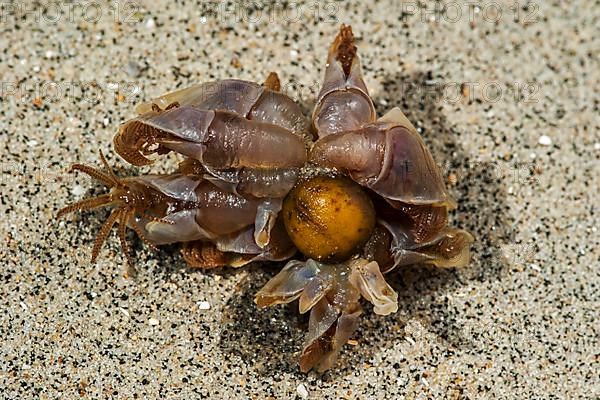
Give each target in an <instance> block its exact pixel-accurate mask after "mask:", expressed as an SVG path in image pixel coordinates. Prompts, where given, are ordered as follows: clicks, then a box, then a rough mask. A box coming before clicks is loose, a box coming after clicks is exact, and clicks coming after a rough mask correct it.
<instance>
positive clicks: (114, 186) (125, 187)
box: [57, 151, 159, 275]
mask: <svg viewBox="0 0 600 400" xmlns="http://www.w3.org/2000/svg"><path fill="white" fill-rule="evenodd" d="M100 159H101V161H102V164H103V165H104V167H105V171H101V170H98V169H96V168H93V167H90V166H87V165H83V164H74V165H73V166H72V167H71V169H70V171H81V172H83V173H85V174H87V175H89V176H91V177H92V178H95V179H97V180H99V181H100V182H102V183H103V184H104V185H106V186H108V187H109V188H110V189H111V191H110V192H109V193H105V194H101V195H99V196H97V197H93V198H90V199H84V200H81V201H78V202H76V203H73V204H70V205H68V206H66V207H64V208H62V209H61V210H60V211H58V213H57V218H61V217H63V216H64V215H66V214H69V213H72V212H75V211H86V210H92V209H95V208H99V207H103V206H109V205H116V208H115V209H113V210H112V212H111V213H110V215H109V217H108V219H107V220H106V221H105V222H104V224H103V225H102V227H101V228H100V230H99V232H98V234H97V236H96V239H95V240H94V246H93V248H92V257H91V261H92V263H94V262H96V259H97V258H98V255H99V254H100V250H101V249H102V245H103V244H104V242H105V241H106V239H107V238H108V235H109V234H110V231H111V230H112V228H113V226H114V225H115V224H118V226H119V227H118V231H117V232H118V236H119V241H120V243H121V248H122V250H123V252H124V253H125V257H126V258H127V265H128V271H127V274H128V275H133V274H135V267H134V262H133V258H132V256H131V254H130V248H129V245H128V243H127V237H126V228H127V225H128V224H129V222H130V221H131V220H132V219H133V218H135V216H136V214H138V213H140V211H141V210H143V206H144V195H143V193H142V192H139V191H136V189H135V188H134V187H133V186H132V185H130V184H128V182H126V181H125V180H123V179H120V178H118V177H117V176H116V174H115V173H114V171H113V170H112V168H111V167H110V166H109V165H108V162H107V161H106V159H105V158H104V155H103V154H102V152H101V151H100ZM138 190H139V188H138ZM151 218H156V219H159V218H157V217H155V216H151ZM132 227H133V229H134V230H135V231H136V232H137V233H138V235H139V236H140V237H141V238H142V240H144V241H145V242H146V243H149V244H151V243H150V242H149V241H148V240H147V239H145V237H144V235H143V233H142V232H141V231H140V230H139V228H138V227H137V226H136V225H135V224H132ZM152 247H154V246H152Z"/></svg>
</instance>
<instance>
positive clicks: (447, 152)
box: [220, 72, 510, 379]
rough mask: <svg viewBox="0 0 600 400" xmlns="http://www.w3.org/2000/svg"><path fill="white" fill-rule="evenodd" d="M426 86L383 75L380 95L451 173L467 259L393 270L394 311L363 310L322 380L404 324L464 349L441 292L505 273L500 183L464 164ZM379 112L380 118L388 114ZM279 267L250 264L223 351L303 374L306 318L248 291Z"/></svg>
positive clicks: (364, 359) (487, 170) (263, 367)
mask: <svg viewBox="0 0 600 400" xmlns="http://www.w3.org/2000/svg"><path fill="white" fill-rule="evenodd" d="M430 81H431V76H430V74H428V73H423V72H418V73H414V74H411V75H401V74H400V75H394V76H388V77H386V78H385V79H384V82H383V87H384V90H382V92H383V93H385V94H386V96H387V98H385V100H386V101H387V104H391V105H393V104H397V105H398V106H399V107H400V108H401V109H402V110H403V111H404V112H405V114H406V115H407V117H408V118H409V120H411V121H412V122H413V123H414V124H415V126H416V127H417V129H418V130H419V131H420V133H421V134H422V136H423V138H424V140H425V141H426V143H427V145H428V146H429V148H430V150H431V152H432V153H433V155H434V159H435V160H436V161H437V162H438V163H439V164H440V165H443V166H444V168H443V173H444V175H446V176H447V175H448V174H449V173H450V172H452V173H453V174H454V175H456V176H457V177H458V179H457V182H456V184H455V185H454V186H451V187H450V191H451V193H452V194H453V195H454V196H455V198H456V199H457V200H458V203H459V207H458V209H457V210H456V211H455V212H454V213H453V215H452V223H453V224H454V225H456V226H458V227H461V228H464V229H466V230H468V231H470V232H471V233H472V234H473V235H474V236H475V239H476V242H475V243H474V244H473V246H472V261H471V263H470V265H469V267H468V268H466V269H463V270H442V269H436V268H431V267H425V266H411V267H407V268H403V269H401V270H397V271H395V272H393V273H392V274H391V275H390V276H389V277H388V278H387V279H388V281H389V282H390V284H391V285H392V286H393V287H394V288H395V289H396V291H397V292H398V294H399V297H398V302H399V310H400V311H399V312H398V313H397V314H396V315H391V316H388V317H381V316H377V315H375V314H374V313H373V312H372V310H371V307H370V306H366V307H365V312H364V314H363V316H362V319H361V322H360V325H359V327H358V330H357V332H356V333H355V335H354V336H355V338H356V339H357V340H358V342H359V345H358V346H355V347H351V346H346V347H345V348H344V349H343V350H342V353H341V354H340V359H339V360H338V363H337V366H336V368H335V369H332V371H330V372H327V373H326V374H325V375H324V376H323V377H322V379H328V378H329V379H334V378H335V377H337V376H344V375H347V374H348V373H351V372H352V370H353V369H354V368H357V367H359V366H361V365H363V364H364V363H368V362H369V360H370V359H371V358H372V357H373V355H375V354H376V353H377V352H378V351H379V349H380V348H385V347H390V346H392V344H393V343H394V342H395V341H399V340H401V339H403V338H404V326H405V324H406V321H408V320H410V319H417V320H419V321H420V322H421V323H422V325H423V326H424V327H425V328H426V329H427V330H430V331H431V332H433V333H435V335H437V336H438V337H439V339H440V341H441V342H442V343H444V345H445V346H446V347H447V348H450V347H463V346H469V344H470V343H471V338H469V337H467V335H464V334H463V332H462V329H461V327H460V326H457V323H456V315H455V311H454V310H453V309H452V308H451V307H449V305H448V298H447V296H446V294H447V293H451V292H454V291H456V290H458V289H460V288H461V287H464V286H465V285H466V282H468V281H487V280H496V279H501V277H502V275H503V274H504V273H505V272H506V270H507V265H506V263H505V262H504V261H503V260H504V259H503V258H502V257H501V254H500V245H501V244H502V243H503V242H505V241H506V240H507V239H508V238H509V235H510V234H509V227H508V225H507V224H508V223H507V219H508V213H507V205H506V201H505V199H506V190H505V187H504V184H503V183H502V180H501V177H499V176H496V175H495V174H494V172H493V171H494V170H495V166H494V165H489V164H487V163H475V162H473V161H472V160H471V159H469V155H468V154H466V153H465V152H464V150H463V149H462V147H461V132H458V131H457V130H456V129H455V128H453V127H452V126H449V124H448V123H447V121H446V118H445V117H444V115H443V112H442V101H444V99H443V93H442V89H443V88H442V87H441V86H438V87H436V86H432V85H430V84H429V82H430ZM387 108H391V106H389V107H387ZM377 111H378V115H382V114H383V113H385V112H386V111H387V109H379V110H377ZM282 265H283V264H281V265H273V264H271V265H269V266H255V267H252V268H251V270H250V271H249V273H248V276H247V278H246V279H245V281H244V282H242V284H241V285H240V287H239V292H237V293H235V294H234V295H233V296H232V297H231V299H230V300H229V301H228V303H227V305H226V306H225V309H224V310H223V312H224V320H223V326H222V335H221V341H220V346H221V348H222V349H223V350H224V351H225V352H231V353H233V354H237V355H238V356H240V357H241V358H242V359H243V360H244V361H245V362H247V363H248V365H250V366H251V368H253V369H255V371H256V372H257V373H258V374H259V375H262V374H264V375H271V374H272V373H274V372H288V373H297V374H301V373H300V372H299V369H298V366H297V361H298V355H299V352H300V350H301V348H302V343H303V340H304V334H305V332H306V328H307V316H305V315H299V314H298V311H297V304H296V302H294V303H292V304H291V305H289V306H280V307H273V308H270V309H266V310H260V309H258V308H257V307H256V306H255V305H254V302H253V298H254V294H255V293H256V292H257V291H258V290H259V289H260V288H261V287H262V286H263V285H264V283H266V281H267V280H268V278H270V277H271V276H273V275H274V274H275V273H276V271H277V270H278V269H279V268H281V266H282Z"/></svg>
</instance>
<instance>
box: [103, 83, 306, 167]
mask: <svg viewBox="0 0 600 400" xmlns="http://www.w3.org/2000/svg"><path fill="white" fill-rule="evenodd" d="M269 79H270V80H269ZM273 79H274V78H268V79H267V82H266V83H267V84H268V85H269V86H270V87H271V88H275V89H276V88H277V87H276V85H274V83H273V82H272V81H273ZM271 88H269V87H265V86H264V85H258V84H256V83H252V82H247V81H242V80H236V79H227V80H223V81H219V82H209V83H203V84H198V85H194V86H192V87H189V88H185V89H181V90H178V91H175V92H172V93H167V94H165V95H163V96H161V97H159V98H157V99H154V100H152V101H150V102H147V103H143V104H141V105H139V106H138V107H137V111H138V113H139V114H140V115H139V116H138V117H135V118H133V119H131V120H129V121H127V122H125V124H123V126H122V127H121V128H120V130H119V132H118V133H117V135H116V136H115V138H114V144H115V150H116V151H117V153H119V154H120V155H121V156H122V157H123V158H124V159H125V160H127V161H128V162H130V163H132V164H134V165H147V164H151V163H152V162H153V161H152V160H150V159H149V158H148V157H147V156H149V155H151V154H153V153H157V154H164V153H166V152H168V151H176V152H179V153H181V154H184V155H187V156H189V157H191V158H195V159H197V160H200V161H203V162H205V163H207V164H209V165H212V166H213V167H217V168H228V167H242V166H257V165H258V166H261V167H267V168H268V167H275V166H279V167H290V166H302V165H303V163H304V161H305V157H306V156H305V141H307V140H309V139H311V138H312V135H311V134H310V133H309V128H308V122H307V120H306V117H305V116H304V115H303V114H302V110H301V109H300V107H299V106H298V105H297V104H296V103H295V102H294V101H293V100H292V99H291V98H289V97H288V96H286V95H285V94H283V93H280V92H278V91H276V90H272V89H271ZM242 139H243V140H242ZM282 148H286V149H287V150H288V151H287V152H282V151H281V149H282ZM274 149H277V151H273V150H274ZM248 153H251V154H253V155H255V157H254V158H252V157H250V154H248ZM283 153H287V156H288V157H287V159H286V160H282V159H280V158H277V155H281V154H283Z"/></svg>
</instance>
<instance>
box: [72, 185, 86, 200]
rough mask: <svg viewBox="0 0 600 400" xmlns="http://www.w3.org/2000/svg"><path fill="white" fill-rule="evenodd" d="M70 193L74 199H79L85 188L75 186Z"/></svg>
mask: <svg viewBox="0 0 600 400" xmlns="http://www.w3.org/2000/svg"><path fill="white" fill-rule="evenodd" d="M71 193H72V194H73V196H75V197H81V196H83V195H84V193H85V188H84V187H83V186H81V185H75V186H73V190H71Z"/></svg>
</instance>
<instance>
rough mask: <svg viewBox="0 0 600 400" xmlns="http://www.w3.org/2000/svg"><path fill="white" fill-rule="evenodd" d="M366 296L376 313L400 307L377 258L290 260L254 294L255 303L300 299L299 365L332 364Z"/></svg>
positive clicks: (263, 304)
mask: <svg viewBox="0 0 600 400" xmlns="http://www.w3.org/2000/svg"><path fill="white" fill-rule="evenodd" d="M361 296H362V297H364V298H365V299H367V300H368V301H369V302H371V303H372V304H373V306H374V309H373V310H374V311H375V313H377V314H380V315H388V314H391V313H394V312H396V311H397V310H398V295H397V293H396V292H395V291H394V290H393V289H392V288H391V287H390V286H389V285H388V284H387V282H386V281H385V279H384V278H383V275H382V274H381V271H380V270H379V265H378V264H377V262H375V261H367V260H365V259H363V258H354V259H351V260H349V261H347V262H343V263H338V264H323V263H320V262H317V261H315V260H313V259H308V260H307V261H305V262H303V261H297V260H292V261H290V262H288V263H287V265H286V266H285V267H284V268H283V269H282V270H281V272H279V273H278V274H277V275H276V276H275V277H273V278H272V279H271V280H270V281H269V282H267V284H266V285H265V286H264V287H263V288H262V289H261V290H260V291H259V292H258V293H257V294H256V298H255V302H256V304H257V305H258V306H259V307H268V306H272V305H276V304H284V303H290V302H292V301H294V300H296V299H298V300H299V309H300V313H306V312H308V311H310V318H309V324H308V335H307V337H306V342H305V344H304V348H303V350H302V355H301V358H300V369H301V370H302V371H303V372H307V371H309V370H311V369H312V368H315V369H317V370H318V371H324V370H326V369H328V368H330V367H331V366H332V365H333V363H334V362H335V359H336V358H337V355H338V353H339V351H340V350H341V348H342V347H343V345H344V344H345V343H346V342H347V341H348V339H349V338H350V336H351V335H352V333H353V332H354V330H355V329H356V327H357V324H358V316H359V315H360V314H361V312H362V309H361V306H360V302H359V300H360V298H361Z"/></svg>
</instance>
